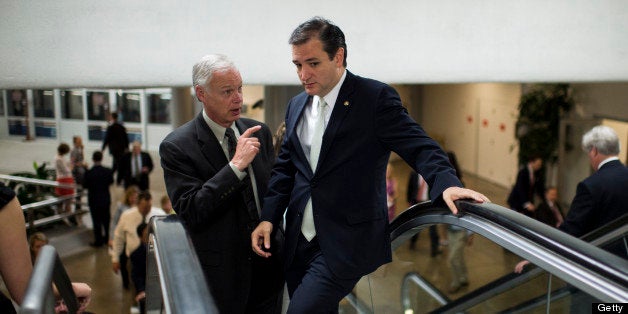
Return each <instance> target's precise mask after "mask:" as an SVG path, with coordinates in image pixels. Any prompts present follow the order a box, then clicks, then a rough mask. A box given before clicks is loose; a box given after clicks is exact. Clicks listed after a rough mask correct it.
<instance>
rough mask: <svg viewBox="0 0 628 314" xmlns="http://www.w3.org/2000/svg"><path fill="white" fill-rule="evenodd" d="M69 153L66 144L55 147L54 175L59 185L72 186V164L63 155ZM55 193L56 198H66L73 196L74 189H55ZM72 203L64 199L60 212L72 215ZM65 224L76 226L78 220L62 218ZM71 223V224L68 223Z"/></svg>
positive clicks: (68, 147)
mask: <svg viewBox="0 0 628 314" xmlns="http://www.w3.org/2000/svg"><path fill="white" fill-rule="evenodd" d="M69 152H70V146H69V145H68V144H67V143H61V144H59V146H58V147H57V157H56V158H55V174H56V176H57V182H58V183H59V184H74V183H75V182H74V177H73V176H72V164H71V163H70V161H69V160H66V159H65V155H67V154H68V153H69ZM55 193H56V194H57V196H67V195H72V194H74V189H73V188H70V187H57V188H55ZM72 203H73V199H66V200H64V201H63V202H62V203H61V206H62V210H61V212H62V213H63V214H66V215H71V213H72ZM64 221H65V223H66V224H68V225H71V224H74V225H77V224H78V220H77V219H76V217H72V218H71V219H69V220H68V219H67V217H66V218H64ZM70 222H72V223H70Z"/></svg>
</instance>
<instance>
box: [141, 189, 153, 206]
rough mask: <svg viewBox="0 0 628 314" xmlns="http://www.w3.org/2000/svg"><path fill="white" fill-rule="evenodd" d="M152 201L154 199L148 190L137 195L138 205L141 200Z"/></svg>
mask: <svg viewBox="0 0 628 314" xmlns="http://www.w3.org/2000/svg"><path fill="white" fill-rule="evenodd" d="M151 199H153V197H152V196H151V195H150V192H148V190H144V191H141V192H140V194H138V195H137V202H138V203H139V201H141V200H145V201H148V200H151Z"/></svg>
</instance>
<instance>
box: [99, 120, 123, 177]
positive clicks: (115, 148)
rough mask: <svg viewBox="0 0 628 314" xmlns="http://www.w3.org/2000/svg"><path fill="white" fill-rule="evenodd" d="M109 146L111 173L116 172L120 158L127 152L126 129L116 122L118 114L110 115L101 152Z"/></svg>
mask: <svg viewBox="0 0 628 314" xmlns="http://www.w3.org/2000/svg"><path fill="white" fill-rule="evenodd" d="M107 146H109V154H110V155H111V157H112V158H113V166H112V170H113V172H116V171H118V163H119V162H120V158H122V156H123V155H124V153H126V152H127V151H128V150H129V136H128V134H127V132H126V128H125V127H124V126H123V125H122V124H120V122H118V114H117V113H116V112H114V113H112V114H111V124H109V126H108V127H107V132H106V133H105V140H104V141H103V142H102V149H101V150H102V151H103V152H104V151H105V148H106V147H107Z"/></svg>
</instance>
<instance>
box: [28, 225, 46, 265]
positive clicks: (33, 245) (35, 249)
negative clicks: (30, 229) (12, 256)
mask: <svg viewBox="0 0 628 314" xmlns="http://www.w3.org/2000/svg"><path fill="white" fill-rule="evenodd" d="M46 244H48V237H46V235H45V234H44V233H43V232H35V233H33V234H31V236H30V237H29V238H28V247H29V249H30V252H31V260H32V261H33V264H34V263H35V260H37V256H38V255H39V250H41V248H42V247H43V246H44V245H46Z"/></svg>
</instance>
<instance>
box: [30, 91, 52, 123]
mask: <svg viewBox="0 0 628 314" xmlns="http://www.w3.org/2000/svg"><path fill="white" fill-rule="evenodd" d="M33 108H34V110H35V112H33V113H34V116H35V117H36V118H54V117H55V103H54V93H53V91H52V90H34V91H33Z"/></svg>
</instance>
